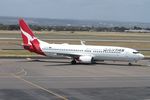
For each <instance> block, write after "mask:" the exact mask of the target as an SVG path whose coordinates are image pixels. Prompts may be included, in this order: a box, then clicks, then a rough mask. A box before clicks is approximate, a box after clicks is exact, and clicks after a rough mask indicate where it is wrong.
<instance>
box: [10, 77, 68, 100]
mask: <svg viewBox="0 0 150 100" xmlns="http://www.w3.org/2000/svg"><path fill="white" fill-rule="evenodd" d="M12 76H14V77H15V78H17V79H19V80H22V81H24V82H26V83H28V84H30V85H32V86H34V87H37V88H39V89H41V90H43V91H46V92H48V93H50V94H52V95H54V96H56V97H58V98H60V99H62V100H68V99H67V98H66V97H64V96H61V95H59V94H57V93H55V92H53V91H50V90H48V89H46V88H43V87H41V86H39V85H37V84H35V83H32V82H30V81H28V80H25V79H23V78H22V77H20V76H17V75H15V74H12Z"/></svg>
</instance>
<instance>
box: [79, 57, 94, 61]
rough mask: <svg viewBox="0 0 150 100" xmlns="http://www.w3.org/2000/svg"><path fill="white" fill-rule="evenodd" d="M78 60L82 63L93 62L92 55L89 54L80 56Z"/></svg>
mask: <svg viewBox="0 0 150 100" xmlns="http://www.w3.org/2000/svg"><path fill="white" fill-rule="evenodd" d="M79 61H80V62H82V63H93V62H94V60H93V57H91V56H80V57H79Z"/></svg>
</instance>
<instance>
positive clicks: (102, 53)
mask: <svg viewBox="0 0 150 100" xmlns="http://www.w3.org/2000/svg"><path fill="white" fill-rule="evenodd" d="M43 44H45V45H43ZM41 49H42V51H43V52H44V53H45V54H46V55H47V56H55V55H64V56H71V55H72V56H73V55H79V56H90V57H93V58H94V60H110V61H127V62H134V61H135V62H136V61H138V60H141V59H143V58H144V55H142V54H141V53H139V52H138V51H136V50H134V49H131V48H124V47H113V46H91V45H69V44H48V43H45V42H44V43H42V45H41Z"/></svg>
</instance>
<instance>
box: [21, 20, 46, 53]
mask: <svg viewBox="0 0 150 100" xmlns="http://www.w3.org/2000/svg"><path fill="white" fill-rule="evenodd" d="M19 26H20V31H21V36H22V39H23V47H24V49H26V50H29V51H31V52H35V53H38V54H42V55H45V54H44V53H43V52H42V50H41V48H40V42H39V41H38V39H37V38H36V37H35V36H34V33H33V32H32V30H31V29H30V28H29V26H28V25H27V24H26V23H25V21H24V20H23V19H19Z"/></svg>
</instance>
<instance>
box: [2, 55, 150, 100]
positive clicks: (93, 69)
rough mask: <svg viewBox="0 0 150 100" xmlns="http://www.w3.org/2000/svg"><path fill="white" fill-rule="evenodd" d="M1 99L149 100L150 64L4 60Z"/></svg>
mask: <svg viewBox="0 0 150 100" xmlns="http://www.w3.org/2000/svg"><path fill="white" fill-rule="evenodd" d="M0 100H150V62H149V60H148V59H145V60H142V61H140V62H138V63H135V64H134V65H133V66H128V63H126V62H110V61H107V62H97V64H77V65H71V64H70V60H69V59H25V58H21V59H20V58H14V59H12V58H11V59H10V58H1V59H0Z"/></svg>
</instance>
